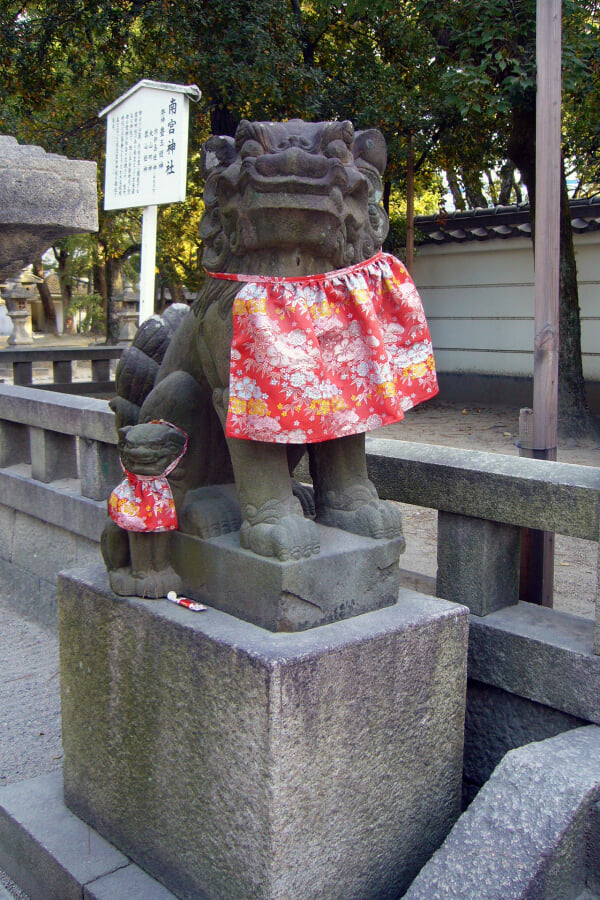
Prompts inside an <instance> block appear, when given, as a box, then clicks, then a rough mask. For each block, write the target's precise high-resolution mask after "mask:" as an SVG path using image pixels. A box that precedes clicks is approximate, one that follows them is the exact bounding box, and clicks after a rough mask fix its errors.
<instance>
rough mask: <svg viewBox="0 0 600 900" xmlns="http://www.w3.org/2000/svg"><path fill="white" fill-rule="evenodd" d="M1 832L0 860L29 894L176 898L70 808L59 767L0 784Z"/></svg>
mask: <svg viewBox="0 0 600 900" xmlns="http://www.w3.org/2000/svg"><path fill="white" fill-rule="evenodd" d="M0 835H1V837H0V863H1V865H2V867H3V868H4V869H5V871H6V872H7V873H8V874H9V875H10V876H11V877H12V878H13V879H14V881H15V882H16V883H18V885H19V887H22V888H24V889H25V890H26V891H27V892H28V894H29V895H30V897H31V900H82V898H83V900H175V898H174V896H173V894H171V893H170V892H169V891H167V890H166V888H164V887H163V886H162V885H161V884H158V883H157V882H156V881H154V879H152V878H150V876H149V875H147V874H146V873H145V872H143V871H142V870H141V869H138V867H137V866H135V865H133V863H130V862H129V860H127V859H126V857H124V856H123V854H122V853H120V852H119V851H118V850H116V849H115V848H114V847H112V846H111V845H110V844H108V843H107V842H106V841H105V840H104V839H103V838H101V837H100V835H98V834H97V833H96V832H95V831H94V830H93V829H91V828H90V827H89V826H88V825H86V824H85V823H84V822H82V821H81V820H80V819H78V818H77V817H76V816H74V815H73V813H71V812H69V810H68V809H67V808H66V807H65V804H64V800H63V782H62V775H61V774H60V773H59V772H57V773H54V774H52V775H44V776H41V777H38V778H33V779H31V780H29V781H25V782H21V783H20V784H15V785H11V786H10V787H7V788H3V789H2V790H0ZM0 898H2V894H1V892H0ZM7 900H8V895H7Z"/></svg>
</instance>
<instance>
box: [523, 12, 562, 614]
mask: <svg viewBox="0 0 600 900" xmlns="http://www.w3.org/2000/svg"><path fill="white" fill-rule="evenodd" d="M536 56H537V103H536V160H535V162H536V190H535V198H536V199H535V206H536V211H535V341H534V362H533V429H532V439H531V454H530V455H532V456H534V457H536V458H537V459H551V460H554V459H556V445H557V421H558V352H559V328H558V323H559V306H558V305H559V263H560V237H559V235H560V167H561V81H560V73H561V0H537V42H536ZM536 543H537V545H538V546H537V549H536V548H535V544H536ZM532 552H533V553H534V555H536V556H537V560H536V562H535V563H534V565H533V566H532V570H533V571H535V570H537V571H538V572H539V573H541V584H538V591H537V597H536V596H531V597H524V596H523V591H522V592H521V596H522V598H523V599H531V600H532V601H533V602H537V603H542V604H543V605H544V606H552V592H553V581H554V546H553V535H550V534H544V535H543V537H541V536H540V537H538V540H537V542H536V541H534V546H532ZM533 587H534V585H532V588H533Z"/></svg>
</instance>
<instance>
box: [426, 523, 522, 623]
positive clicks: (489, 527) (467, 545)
mask: <svg viewBox="0 0 600 900" xmlns="http://www.w3.org/2000/svg"><path fill="white" fill-rule="evenodd" d="M520 547H521V529H520V528H519V527H518V526H517V525H506V524H504V523H501V522H490V521H489V520H487V519H477V518H474V517H473V516H463V515H457V514H456V513H448V512H443V511H441V510H440V512H438V551H437V552H438V556H437V559H438V571H437V584H436V594H437V595H438V597H444V598H445V599H446V600H452V601H454V602H456V603H462V604H464V605H465V606H468V607H469V609H470V610H471V612H472V613H473V614H474V615H476V616H487V615H488V614H489V613H491V612H494V611H495V610H497V609H502V607H504V606H513V605H514V604H515V603H518V600H519V563H520ZM458 598H460V599H458Z"/></svg>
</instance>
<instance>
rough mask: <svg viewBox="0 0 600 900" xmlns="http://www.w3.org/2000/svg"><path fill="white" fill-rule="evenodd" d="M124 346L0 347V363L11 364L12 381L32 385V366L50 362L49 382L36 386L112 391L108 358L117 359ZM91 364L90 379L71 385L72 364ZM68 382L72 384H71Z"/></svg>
mask: <svg viewBox="0 0 600 900" xmlns="http://www.w3.org/2000/svg"><path fill="white" fill-rule="evenodd" d="M122 352H123V347H119V346H112V345H109V344H106V345H102V346H98V347H22V348H18V349H17V348H15V349H14V350H0V366H4V365H6V366H9V365H12V373H13V384H14V385H22V386H26V385H31V384H33V376H34V371H33V367H34V365H40V364H44V363H52V381H51V382H49V383H47V384H43V385H38V387H41V388H42V389H43V390H58V391H67V392H68V393H72V392H75V391H77V390H78V388H79V387H80V388H81V390H82V392H83V391H85V392H86V393H89V392H90V389H92V390H93V391H95V392H100V391H104V392H105V393H108V392H110V391H112V390H114V385H113V383H112V381H111V372H110V369H111V360H113V359H120V357H121V354H122ZM74 362H90V363H91V382H84V383H83V384H82V385H81V386H79V385H77V386H76V385H74V384H73V363H74ZM71 385H73V386H72V387H71Z"/></svg>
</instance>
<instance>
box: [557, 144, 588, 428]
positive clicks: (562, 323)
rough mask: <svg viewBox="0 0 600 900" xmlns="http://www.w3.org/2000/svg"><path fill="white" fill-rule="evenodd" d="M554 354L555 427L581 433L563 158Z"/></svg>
mask: <svg viewBox="0 0 600 900" xmlns="http://www.w3.org/2000/svg"><path fill="white" fill-rule="evenodd" d="M559 336H560V343H559V355H558V428H559V432H560V433H561V434H562V435H564V436H568V437H577V436H578V435H582V434H584V433H585V432H586V431H587V430H588V428H589V425H590V415H589V410H588V408H587V404H586V399H585V382H584V379H583V364H582V359H581V318H580V311H579V289H578V284H577V263H576V260H575V245H574V243H573V228H572V226H571V212H570V209H569V195H568V192H567V179H566V176H565V166H564V160H563V163H562V166H561V185H560V309H559Z"/></svg>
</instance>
